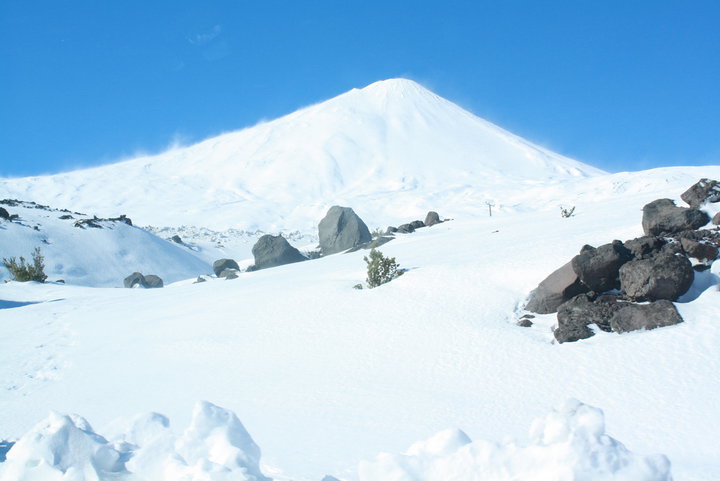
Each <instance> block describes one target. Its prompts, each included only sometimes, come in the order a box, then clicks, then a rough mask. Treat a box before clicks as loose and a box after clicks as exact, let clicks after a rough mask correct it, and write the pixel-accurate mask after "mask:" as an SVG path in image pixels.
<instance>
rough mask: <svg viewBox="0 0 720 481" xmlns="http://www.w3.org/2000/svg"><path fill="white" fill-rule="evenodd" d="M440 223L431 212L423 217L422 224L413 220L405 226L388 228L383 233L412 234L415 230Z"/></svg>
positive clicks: (434, 213)
mask: <svg viewBox="0 0 720 481" xmlns="http://www.w3.org/2000/svg"><path fill="white" fill-rule="evenodd" d="M441 222H443V221H441V220H440V216H439V215H438V213H437V212H435V211H432V210H431V211H430V212H428V213H427V215H426V216H425V221H424V222H423V221H421V220H414V221H412V222H408V223H407V224H402V225H399V226H397V227H393V226H390V227H388V228H387V230H386V231H385V234H386V235H391V234H412V233H413V232H415V231H416V230H417V229H420V228H422V227H430V226H433V225H435V224H439V223H441Z"/></svg>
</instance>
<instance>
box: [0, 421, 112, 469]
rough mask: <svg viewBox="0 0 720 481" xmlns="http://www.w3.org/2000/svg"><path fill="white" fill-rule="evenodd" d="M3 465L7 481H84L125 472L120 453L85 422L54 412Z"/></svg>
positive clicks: (17, 444) (25, 437)
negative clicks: (35, 480) (31, 480)
mask: <svg viewBox="0 0 720 481" xmlns="http://www.w3.org/2000/svg"><path fill="white" fill-rule="evenodd" d="M4 464H5V467H4V470H3V471H0V475H2V476H0V477H2V479H8V480H10V479H12V480H25V479H27V480H30V479H33V480H34V479H38V480H40V479H43V480H48V481H54V480H62V481H83V480H86V479H88V480H89V479H105V477H106V476H111V475H112V474H113V473H115V474H118V473H122V472H124V471H125V469H124V467H123V464H122V462H121V461H120V453H118V452H117V451H116V450H115V449H113V447H112V446H110V444H109V443H108V442H107V440H106V439H105V438H103V437H102V436H100V435H98V434H96V433H95V432H94V431H93V430H92V427H91V426H90V424H89V423H88V422H87V421H86V420H85V419H83V418H82V417H80V416H77V415H63V414H59V413H56V412H52V413H50V415H49V416H48V417H47V419H45V420H44V421H42V422H41V423H38V424H37V425H35V427H34V428H32V429H31V430H30V432H28V433H27V434H25V436H23V437H22V438H21V439H20V440H19V441H18V442H17V443H16V444H15V445H14V446H13V447H12V449H10V451H9V452H8V453H7V460H6V461H5V463H4ZM116 479H117V478H116Z"/></svg>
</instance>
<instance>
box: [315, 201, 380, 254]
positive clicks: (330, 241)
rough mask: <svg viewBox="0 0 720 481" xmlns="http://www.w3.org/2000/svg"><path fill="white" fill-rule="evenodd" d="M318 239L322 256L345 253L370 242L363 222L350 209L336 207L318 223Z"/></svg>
mask: <svg viewBox="0 0 720 481" xmlns="http://www.w3.org/2000/svg"><path fill="white" fill-rule="evenodd" d="M318 237H319V238H320V250H321V251H322V253H323V255H328V254H335V253H336V252H342V251H346V250H348V249H350V248H351V247H355V246H356V245H360V244H363V243H365V242H370V240H372V236H371V235H370V230H369V229H368V227H367V225H365V222H363V221H362V219H361V218H360V217H358V215H357V214H356V213H355V212H354V211H353V210H352V209H351V208H350V207H340V206H337V205H334V206H332V207H331V208H330V210H329V211H328V213H327V214H326V215H325V217H324V218H323V219H322V220H321V221H320V224H319V225H318Z"/></svg>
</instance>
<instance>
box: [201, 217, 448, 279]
mask: <svg viewBox="0 0 720 481" xmlns="http://www.w3.org/2000/svg"><path fill="white" fill-rule="evenodd" d="M440 222H442V221H441V220H440V216H439V215H438V214H437V212H429V213H428V215H427V217H426V219H425V222H422V221H415V222H412V223H410V224H403V225H402V226H400V227H398V228H394V227H389V228H388V231H387V235H384V236H381V237H378V238H376V239H373V237H372V235H371V233H370V230H369V229H368V227H367V225H366V224H365V222H363V220H362V219H361V218H360V216H358V215H357V214H356V213H355V211H353V210H352V208H350V207H341V206H338V205H335V206H332V207H331V208H330V209H329V210H328V212H327V214H325V217H323V219H322V220H321V221H320V223H319V224H318V238H319V240H320V245H319V251H318V252H317V255H309V254H306V253H302V252H300V251H299V250H298V249H296V248H295V247H293V246H292V245H290V243H289V242H288V241H287V239H285V238H284V237H283V236H281V235H270V234H266V235H264V236H262V237H260V238H259V239H258V241H257V242H256V243H255V245H254V246H253V248H252V253H253V257H254V259H255V263H254V264H253V265H251V266H250V267H248V268H247V271H248V272H250V271H257V270H260V269H267V268H270V267H277V266H282V265H285V264H292V263H295V262H302V261H306V260H309V259H310V258H317V257H321V256H327V255H332V254H337V253H339V252H352V251H355V250H358V249H371V248H375V247H378V246H380V245H382V244H384V243H386V242H388V241H390V240H392V239H393V236H392V234H393V233H395V232H412V231H414V230H415V229H417V228H420V227H426V226H431V225H435V224H438V223H440ZM213 271H214V272H215V275H216V276H217V277H219V278H225V279H235V278H237V275H238V273H239V271H240V268H239V267H238V264H237V262H235V261H234V260H233V259H219V260H217V261H215V263H213ZM204 281H205V279H204V278H203V277H202V276H201V277H198V280H197V282H204Z"/></svg>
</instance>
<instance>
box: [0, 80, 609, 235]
mask: <svg viewBox="0 0 720 481" xmlns="http://www.w3.org/2000/svg"><path fill="white" fill-rule="evenodd" d="M602 173H603V172H602V171H601V170H599V169H596V168H593V167H591V166H588V165H585V164H582V163H580V162H577V161H575V160H572V159H569V158H566V157H563V156H561V155H558V154H555V153H553V152H550V151H548V150H546V149H543V148H541V147H539V146H537V145H534V144H532V143H530V142H528V141H526V140H523V139H522V138H520V137H517V136H515V135H513V134H511V133H509V132H507V131H505V130H503V129H501V128H499V127H497V126H495V125H493V124H491V123H489V122H487V121H485V120H483V119H480V118H478V117H476V116H475V115H473V114H471V113H469V112H468V111H466V110H463V109H462V108H460V107H459V106H457V105H455V104H453V103H452V102H449V101H447V100H445V99H443V98H441V97H439V96H437V95H435V94H433V93H432V92H430V91H428V90H427V89H425V88H424V87H422V86H420V85H418V84H417V83H415V82H413V81H410V80H405V79H392V80H385V81H381V82H376V83H374V84H372V85H370V86H368V87H365V88H363V89H354V90H351V91H350V92H347V93H345V94H342V95H340V96H338V97H336V98H334V99H331V100H328V101H326V102H323V103H320V104H317V105H313V106H310V107H307V108H305V109H302V110H299V111H297V112H295V113H292V114H290V115H287V116H285V117H282V118H280V119H277V120H274V121H272V122H267V123H264V124H260V125H257V126H255V127H252V128H248V129H244V130H240V131H237V132H232V133H227V134H224V135H220V136H218V137H215V138H211V139H208V140H205V141H203V142H200V143H198V144H196V145H192V146H190V147H183V148H176V149H172V150H170V151H167V152H165V153H162V154H159V155H153V156H145V157H138V158H135V159H131V160H127V161H124V162H120V163H116V164H113V165H107V166H103V167H98V168H93V169H86V170H80V171H75V172H70V173H65V174H59V175H51V176H42V177H29V178H23V179H0V192H1V193H2V196H5V197H16V198H20V199H27V200H34V201H36V202H42V203H47V204H51V205H62V206H66V207H68V208H71V209H77V210H80V211H90V212H97V213H98V214H100V215H107V216H113V215H118V214H120V213H125V214H128V215H130V216H131V217H132V218H133V219H135V220H136V222H137V223H138V224H140V225H147V224H152V225H157V226H164V225H168V226H180V225H196V226H204V227H211V228H214V229H226V228H229V227H236V228H243V229H256V228H259V229H263V230H296V229H299V230H308V229H311V228H314V226H315V225H316V224H317V222H318V220H319V219H320V218H322V215H323V214H324V211H325V210H326V209H327V207H328V206H330V205H333V204H345V205H355V206H359V205H362V206H363V209H364V212H365V214H366V215H367V216H368V217H370V218H371V219H373V220H377V222H378V223H379V222H390V221H393V220H394V219H403V218H406V217H411V216H419V215H420V214H424V213H425V212H426V211H427V210H429V209H442V210H443V211H444V212H446V213H447V214H448V215H457V214H458V213H459V212H467V211H468V210H470V211H472V209H477V210H480V209H484V208H485V206H484V205H483V201H484V200H486V199H495V198H496V193H497V192H501V191H502V192H507V190H508V186H511V185H519V186H522V185H525V186H530V185H533V184H536V183H537V182H548V181H550V182H552V181H561V180H567V179H568V178H578V177H580V178H583V177H590V176H595V175H598V174H602ZM501 201H506V199H501Z"/></svg>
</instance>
